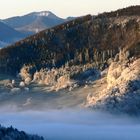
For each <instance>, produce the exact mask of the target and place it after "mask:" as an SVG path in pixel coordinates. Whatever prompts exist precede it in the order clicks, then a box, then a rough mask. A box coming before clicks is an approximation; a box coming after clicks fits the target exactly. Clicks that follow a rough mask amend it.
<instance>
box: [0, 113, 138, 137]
mask: <svg viewBox="0 0 140 140" xmlns="http://www.w3.org/2000/svg"><path fill="white" fill-rule="evenodd" d="M0 123H1V124H2V125H4V126H11V125H12V126H13V127H16V128H18V129H19V130H24V131H25V132H27V133H31V134H32V133H33V134H38V135H41V136H44V137H45V138H46V139H47V140H77V139H80V140H112V139H113V140H120V139H123V140H139V139H140V135H139V131H140V119H138V118H131V117H128V116H113V115H110V114H105V113H100V112H92V111H88V110H46V112H39V111H26V112H11V113H6V112H3V111H1V115H0Z"/></svg>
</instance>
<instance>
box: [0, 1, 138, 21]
mask: <svg viewBox="0 0 140 140" xmlns="http://www.w3.org/2000/svg"><path fill="white" fill-rule="evenodd" d="M0 1H1V2H0V19H2V18H7V17H11V16H16V15H24V14H27V13H29V12H32V11H44V10H45V11H46V10H49V11H52V12H54V13H55V14H56V15H58V16H60V17H67V16H81V15H86V14H97V13H101V12H104V11H110V10H116V9H118V8H122V7H127V6H130V5H140V0H0Z"/></svg>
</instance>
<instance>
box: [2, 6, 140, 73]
mask: <svg viewBox="0 0 140 140" xmlns="http://www.w3.org/2000/svg"><path fill="white" fill-rule="evenodd" d="M126 9H129V10H126ZM126 9H125V10H124V9H123V10H122V15H121V14H120V15H119V16H117V15H116V13H117V12H116V13H115V14H113V17H112V13H113V12H111V13H110V16H111V17H110V16H101V15H99V16H91V15H88V16H84V17H80V18H77V19H74V20H72V21H70V22H67V23H64V24H61V25H59V26H56V27H54V28H50V29H47V30H44V31H41V32H40V33H38V34H36V35H33V36H31V37H29V38H26V39H25V40H22V41H20V42H17V43H15V44H14V45H12V46H10V47H7V48H5V49H2V50H1V51H0V60H1V64H0V67H1V70H2V69H3V70H5V71H7V72H10V71H19V69H20V68H21V67H22V66H23V65H24V64H33V65H35V67H36V68H37V69H39V68H41V67H61V66H62V65H64V64H65V63H67V62H68V64H69V65H81V64H82V65H83V64H86V63H94V65H95V67H97V68H99V69H104V68H105V67H106V66H107V65H108V63H109V62H108V60H109V59H111V58H112V57H114V56H115V55H116V54H117V53H119V51H120V50H123V51H124V53H127V52H129V55H130V56H131V57H132V56H137V57H139V56H140V51H139V42H140V32H139V27H140V20H139V19H140V17H139V16H137V13H135V11H133V10H131V9H134V7H129V8H126ZM137 9H138V10H139V11H140V6H138V8H137ZM124 11H129V12H124ZM17 52H18V54H17ZM29 52H32V54H31V53H29ZM15 54H16V55H15ZM14 55H15V56H16V57H15V56H14ZM130 56H128V57H130ZM27 58H28V59H27ZM7 60H8V62H7ZM2 63H5V64H6V67H5V68H6V69H5V68H4V66H3V65H2ZM11 63H12V66H11ZM13 65H14V66H13Z"/></svg>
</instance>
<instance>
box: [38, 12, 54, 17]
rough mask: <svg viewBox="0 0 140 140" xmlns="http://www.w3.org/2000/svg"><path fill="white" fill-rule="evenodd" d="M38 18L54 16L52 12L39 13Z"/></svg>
mask: <svg viewBox="0 0 140 140" xmlns="http://www.w3.org/2000/svg"><path fill="white" fill-rule="evenodd" d="M37 15H38V16H49V15H54V14H52V12H50V11H42V12H38V13H37Z"/></svg>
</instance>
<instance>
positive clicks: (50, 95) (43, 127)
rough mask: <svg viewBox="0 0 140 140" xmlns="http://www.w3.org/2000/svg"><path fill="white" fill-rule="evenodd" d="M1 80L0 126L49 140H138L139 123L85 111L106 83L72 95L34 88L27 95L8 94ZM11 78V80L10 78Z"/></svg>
mask: <svg viewBox="0 0 140 140" xmlns="http://www.w3.org/2000/svg"><path fill="white" fill-rule="evenodd" d="M6 78H9V76H8V77H5V75H3V76H1V79H0V81H1V82H0V85H1V86H0V90H1V95H0V106H1V107H0V114H1V115H0V124H1V125H3V126H11V125H12V126H13V127H15V128H18V129H19V130H24V131H25V132H27V133H30V134H38V135H40V136H43V137H44V138H45V139H46V140H77V139H80V140H112V139H114V140H120V139H123V140H139V139H140V136H139V130H140V120H139V118H134V117H130V116H126V115H125V116H115V115H111V114H107V113H104V112H95V111H93V110H90V109H87V108H84V102H85V99H86V97H87V95H88V94H89V93H93V92H94V94H95V95H96V92H98V91H99V90H102V88H104V87H105V86H106V83H105V80H104V79H102V80H97V81H95V82H94V83H93V84H92V85H88V86H81V87H78V88H76V89H74V90H72V91H69V90H60V91H58V92H48V91H47V87H45V86H41V85H36V84H31V85H30V87H29V88H30V90H29V92H28V93H14V94H11V93H7V92H6V91H5V90H4V88H3V86H2V85H3V84H2V83H3V82H4V79H6ZM11 78H12V77H11Z"/></svg>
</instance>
